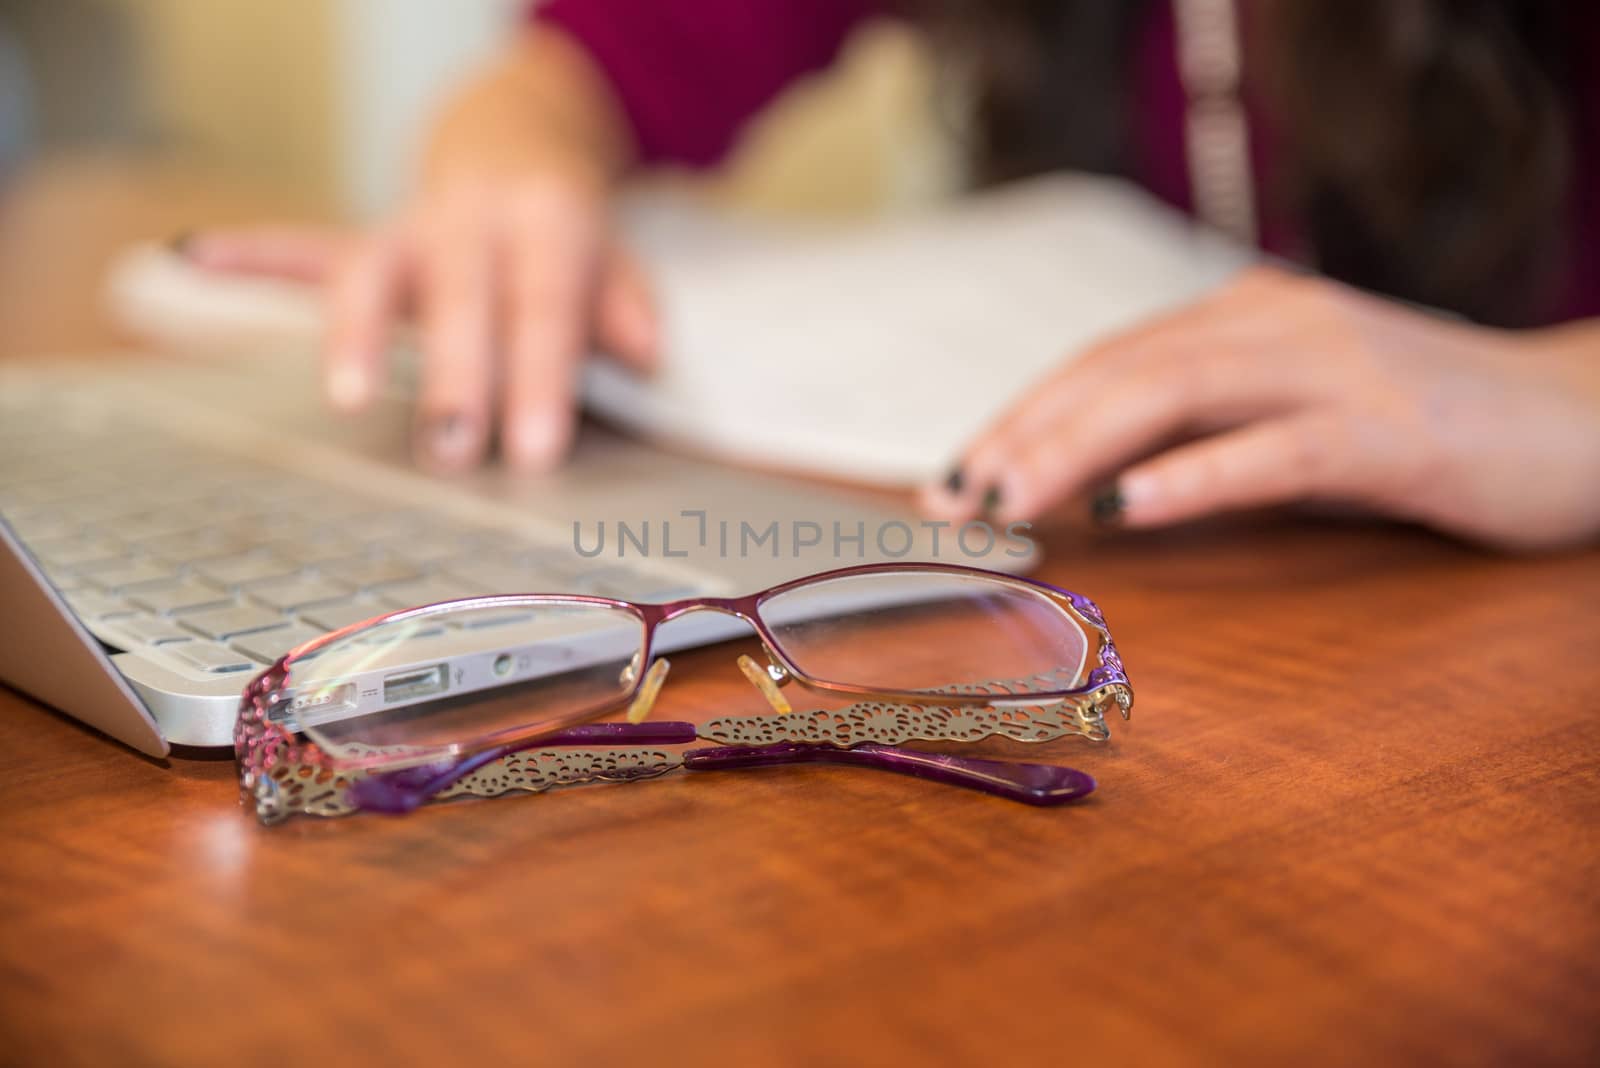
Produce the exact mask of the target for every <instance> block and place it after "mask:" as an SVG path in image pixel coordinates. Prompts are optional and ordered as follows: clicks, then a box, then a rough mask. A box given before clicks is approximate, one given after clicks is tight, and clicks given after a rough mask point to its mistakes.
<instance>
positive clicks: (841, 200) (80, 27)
mask: <svg viewBox="0 0 1600 1068" xmlns="http://www.w3.org/2000/svg"><path fill="white" fill-rule="evenodd" d="M525 7H526V0H270V2H262V0H0V354H16V353H18V352H24V351H29V352H31V351H41V352H44V351H56V350H61V349H70V348H82V347H85V346H90V345H95V344H107V343H110V342H111V341H113V340H115V339H114V336H113V335H112V334H111V332H110V328H109V326H108V324H107V323H106V322H104V319H103V315H102V313H101V311H100V309H99V307H98V291H97V288H96V287H97V284H98V276H99V275H100V274H101V273H102V272H103V269H104V265H105V263H106V262H107V261H108V260H109V259H110V258H111V256H112V255H114V253H115V251H116V250H117V249H118V248H121V247H124V246H125V245H126V244H128V243H129V242H132V241H135V240H140V239H149V238H162V237H167V236H171V235H173V234H176V233H178V232H181V231H184V230H192V229H196V228H199V227H203V226H205V225H210V224H216V223H219V222H228V221H239V220H248V219H260V218H279V217H293V218H306V219H315V220H324V221H343V220H362V219H371V218H374V217H377V216H381V215H382V214H383V213H385V212H386V211H388V210H391V209H392V208H393V207H394V206H395V205H396V204H397V203H398V202H399V201H401V200H402V199H403V198H404V196H405V195H406V192H407V189H408V188H409V184H410V181H411V177H410V176H411V173H412V160H413V158H414V156H415V154H416V151H417V147H418V143H419V140H420V138H421V136H422V134H423V131H424V130H425V129H426V125H427V122H428V120H429V117H430V116H431V114H432V113H433V111H434V109H435V108H436V107H437V105H438V102H439V100H440V99H441V97H442V96H443V95H444V94H445V93H447V92H448V91H449V88H450V86H451V85H452V84H453V83H455V82H457V81H458V80H460V79H461V77H462V76H463V75H464V74H465V72H467V71H468V70H469V69H471V67H472V66H473V65H474V64H475V63H477V62H479V61H481V60H482V59H483V57H484V56H485V55H486V54H487V53H489V52H490V51H491V50H493V49H495V48H496V47H499V46H501V45H503V44H504V43H505V42H506V41H507V40H508V39H509V38H510V37H511V36H512V35H513V34H515V33H518V32H527V31H526V30H525V29H523V15H524V8H525ZM931 85H932V70H931V64H930V61H929V58H928V55H927V52H926V50H925V48H924V47H923V46H922V44H921V42H920V41H919V40H918V39H917V38H916V37H915V35H914V34H913V33H911V32H910V31H908V30H906V29H905V28H904V27H902V26H899V25H897V24H893V23H889V22H884V23H881V24H875V25H871V26H869V27H867V28H866V29H864V30H863V31H862V32H860V33H859V34H857V36H856V37H855V38H854V39H853V40H852V42H851V44H850V46H849V47H848V49H847V51H846V53H845V55H844V56H843V58H842V60H841V62H840V63H839V64H837V65H836V67H835V68H834V69H833V70H832V71H831V72H829V73H828V74H826V75H822V76H818V77H816V78H813V79H810V80H808V81H806V82H804V83H802V84H800V85H798V86H796V87H795V88H794V89H793V90H791V91H790V92H789V93H788V94H787V95H786V96H785V97H784V98H783V99H782V100H780V101H779V102H778V103H777V104H776V105H775V106H774V107H773V108H772V109H771V110H770V112H769V114H767V115H766V116H764V117H763V119H762V120H761V121H760V122H758V123H757V124H755V125H754V126H753V127H752V128H751V129H750V130H749V131H747V134H746V136H745V138H744V140H743V142H742V144H741V147H740V149H739V150H738V151H737V152H736V153H735V155H734V157H733V159H732V160H731V161H730V163H729V165H728V166H727V167H726V168H724V169H723V170H722V171H721V172H719V174H717V175H715V176H696V178H695V179H694V181H695V182H696V183H697V184H698V185H700V186H702V187H704V188H705V190H706V192H707V193H708V195H710V196H713V197H716V198H720V199H722V200H725V201H727V202H729V203H731V204H734V205H737V206H741V207H746V208H752V209H756V210H762V211H769V212H774V213H779V214H800V215H822V216H831V217H839V216H850V215H858V214H863V213H873V212H881V211H885V210H893V209H896V208H902V207H906V206H912V205H916V204H920V203H924V202H926V201H928V200H929V199H932V198H937V197H940V196H942V195H944V194H945V193H946V192H947V191H949V190H950V189H951V188H952V187H953V186H954V185H956V184H957V183H958V181H959V175H958V173H957V171H956V168H955V165H954V163H953V160H954V159H955V158H956V153H955V152H953V151H952V150H951V144H950V138H949V137H948V136H947V132H946V130H945V128H944V127H945V126H946V125H947V124H945V123H941V122H940V121H939V119H938V114H939V113H940V109H939V108H937V107H936V106H935V104H934V95H933V93H932V90H931Z"/></svg>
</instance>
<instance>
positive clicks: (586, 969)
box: [0, 223, 1600, 1065]
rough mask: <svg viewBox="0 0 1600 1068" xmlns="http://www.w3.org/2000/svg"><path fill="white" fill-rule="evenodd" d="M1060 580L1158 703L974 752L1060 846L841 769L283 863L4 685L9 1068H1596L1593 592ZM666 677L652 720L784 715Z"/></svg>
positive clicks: (1597, 712)
mask: <svg viewBox="0 0 1600 1068" xmlns="http://www.w3.org/2000/svg"><path fill="white" fill-rule="evenodd" d="M15 225H16V224H15V223H13V227H15ZM13 232H15V231H14V230H13ZM0 251H3V250H0ZM10 255H11V256H12V257H13V258H14V257H15V255H16V250H15V249H14V248H13V249H12V250H11V252H10ZM1045 544H1046V547H1047V549H1048V550H1049V552H1050V560H1049V561H1048V563H1047V565H1046V566H1045V568H1044V569H1043V571H1042V575H1043V577H1045V578H1047V579H1049V580H1051V581H1055V582H1059V583H1062V584H1065V585H1068V586H1071V587H1073V588H1077V589H1081V590H1083V591H1084V592H1086V593H1089V594H1091V595H1092V596H1094V597H1095V598H1097V599H1098V600H1099V601H1100V603H1101V604H1102V606H1103V607H1104V608H1105V610H1106V612H1107V615H1108V617H1109V619H1110V622H1111V625H1112V629H1113V632H1114V633H1115V634H1116V636H1117V639H1118V643H1119V646H1120V647H1121V650H1122V652H1123V655H1124V659H1125V661H1126V663H1127V665H1128V669H1129V673H1130V675H1131V678H1132V680H1133V683H1134V686H1135V689H1136V691H1137V694H1138V704H1137V707H1136V710H1135V715H1134V719H1133V722H1132V723H1131V724H1129V725H1127V726H1123V725H1121V724H1118V725H1117V734H1116V736H1115V739H1114V741H1113V742H1112V744H1110V745H1109V746H1105V747H1100V748H1097V747H1094V746H1091V745H1089V744H1088V743H1085V742H1083V741H1082V740H1081V739H1071V740H1066V741H1063V742H1059V743H1050V744H1047V745H1045V746H1042V747H1035V748H1028V749H1019V748H1017V747H1012V748H1007V747H1005V746H1003V745H994V746H985V747H984V748H983V752H984V753H989V754H997V755H998V754H1010V755H1016V756H1020V757H1024V758H1028V759H1046V760H1055V761H1062V762H1067V763H1071V764H1074V765H1076V766H1079V767H1082V768H1084V769H1085V770H1088V771H1090V772H1091V773H1092V774H1094V775H1095V776H1096V777H1097V778H1098V779H1099V780H1100V784H1101V788H1100V791H1099V792H1098V793H1097V794H1095V795H1094V796H1093V797H1092V798H1091V799H1089V800H1088V801H1087V802H1085V803H1082V804H1079V805H1076V806H1072V807H1068V808H1065V809H1058V810H1037V809H1031V808H1027V807H1023V806H1020V805H1015V804H1012V803H1008V802H1005V801H1000V800H996V799H993V798H988V797H985V796H982V795H978V794H974V793H970V792H965V791H960V790H955V789H951V788H947V787H940V786H934V785H931V784H928V783H924V782H918V781H914V780H910V779H903V778H897V777H892V776H887V775H881V774H874V773H871V772H864V771H860V770H855V769H837V768H824V767H804V768H787V769H771V770H766V771H759V772H730V773H722V774H717V773H707V774H703V775H679V776H676V777H672V778H668V779H664V780H660V781H655V782H649V783H640V784H629V785H618V786H602V787H584V788H578V789H573V790H568V791H566V792H562V793H555V794H549V795H543V796H536V797H517V798H508V799H500V800H494V801H482V802H477V801H471V802H463V803H456V804H449V805H442V806H437V807H434V808H432V809H430V810H426V811H423V812H420V813H417V814H415V815H413V816H410V817H404V818H382V817H358V818H353V819H347V820H342V821H331V822H317V821H311V820H298V821H292V822H291V823H289V824H286V825H284V826H281V827H277V828H273V829H263V828H261V827H259V826H257V824H256V823H255V821H254V819H253V818H252V817H251V815H250V814H249V813H248V812H247V811H246V810H245V809H244V808H243V807H242V806H241V805H240V804H239V802H238V800H237V794H236V789H235V785H234V769H233V765H232V763H231V760H225V759H215V758H212V759H205V758H201V757H200V756H198V755H196V754H187V755H182V756H175V757H174V758H172V759H171V760H170V761H168V762H166V763H164V764H163V763H156V762H152V761H149V760H146V759H144V758H141V757H139V756H137V755H135V754H133V753H131V752H130V751H128V750H126V749H123V748H121V747H119V746H118V745H116V744H115V743H112V742H109V741H107V740H106V739H104V738H102V737H99V736H96V735H94V734H92V733H91V732H89V731H88V730H86V729H84V728H82V727H80V726H78V725H77V724H76V723H74V722H73V721H70V720H67V719H64V718H62V717H59V716H57V715H55V714H54V713H51V712H49V711H46V710H44V709H42V708H40V707H39V706H37V705H35V704H33V703H32V702H30V701H28V700H27V699H25V698H23V697H21V696H19V695H17V694H15V693H11V692H9V691H3V690H0V1063H5V1064H51V1065H55V1064H119V1065H144V1064H149V1065H167V1064H205V1065H216V1064H224V1063H230V1062H238V1063H247V1064H280V1065H281V1064H284V1063H292V1062H296V1061H304V1062H305V1063H316V1064H321V1063H332V1064H357V1063H366V1062H368V1061H379V1060H382V1061H384V1062H387V1063H397V1064H398V1063H428V1064H435V1065H436V1064H439V1063H442V1062H446V1063H454V1062H465V1061H471V1062H474V1063H479V1064H488V1063H497V1064H519V1065H520V1064H533V1065H567V1064H620V1063H668V1064H672V1063H680V1062H689V1061H693V1062H699V1063H708V1064H739V1065H761V1064H873V1065H878V1064H897V1063H917V1064H929V1065H945V1064H951V1065H969V1064H970V1065H991V1064H1019V1065H1020V1064H1029V1065H1034V1064H1083V1065H1093V1064H1113V1065H1115V1064H1140V1065H1144V1064H1160V1063H1228V1064H1236V1063H1260V1064H1283V1063H1285V1062H1290V1061H1293V1062H1295V1063H1298V1064H1325V1063H1326V1064H1336V1063H1337V1064H1363V1065H1370V1064H1385V1065H1386V1064H1446V1063H1460V1064H1472V1063H1479V1064H1501V1065H1504V1064H1517V1065H1523V1064H1540V1063H1551V1064H1593V1063H1596V1059H1597V1057H1600V771H1597V754H1600V553H1596V552H1588V553H1578V554H1569V555H1564V556H1556V557H1547V558H1541V559H1507V558H1499V557H1494V556H1490V555H1486V554H1482V553H1479V552H1477V551H1475V550H1472V549H1468V548H1464V547H1461V546H1458V545H1454V544H1451V543H1449V542H1446V541H1444V540H1441V539H1438V538H1435V537H1433V536H1431V535H1428V534H1425V533H1422V532H1418V531H1414V530H1410V529H1404V528H1395V527H1383V526H1368V525H1349V524H1337V525H1331V524H1319V523H1314V522H1312V521H1309V520H1303V519H1262V520H1251V521H1244V520H1241V521H1236V522H1230V523H1224V524H1216V525H1211V526H1204V527H1196V528H1191V529H1188V530H1184V531H1180V532H1173V533H1168V534H1159V535H1147V536H1132V535H1123V536H1116V535H1106V536H1099V537H1087V536H1084V535H1082V534H1078V533H1073V532H1070V531H1057V532H1053V533H1051V534H1050V535H1049V536H1048V537H1047V538H1046V539H1045ZM0 610H3V608H0ZM675 661H676V665H675V667H674V670H673V676H672V679H671V681H670V682H669V683H668V686H667V689H666V691H665V693H664V694H663V700H662V702H661V705H660V706H659V711H658V713H657V714H658V715H659V716H662V717H673V718H677V717H685V718H700V719H704V718H709V717H711V716H713V715H715V714H725V713H729V712H738V711H754V710H757V709H759V708H760V703H759V698H758V697H757V696H756V695H755V693H754V692H753V691H752V690H750V689H749V688H748V685H747V684H746V683H745V682H744V681H743V680H742V679H740V678H739V677H738V674H737V671H736V669H735V668H734V666H733V665H732V663H731V662H729V661H728V658H727V657H726V656H725V655H723V652H722V651H719V650H717V649H711V650H705V651H702V652H700V653H696V654H693V655H689V656H682V655H680V656H677V657H675Z"/></svg>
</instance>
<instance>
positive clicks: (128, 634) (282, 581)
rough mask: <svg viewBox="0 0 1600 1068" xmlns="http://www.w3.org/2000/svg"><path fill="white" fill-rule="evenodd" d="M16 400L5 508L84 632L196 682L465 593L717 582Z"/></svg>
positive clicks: (3, 409)
mask: <svg viewBox="0 0 1600 1068" xmlns="http://www.w3.org/2000/svg"><path fill="white" fill-rule="evenodd" d="M18 400H19V398H16V397H12V398H0V515H3V516H4V518H5V519H6V521H7V522H8V523H9V524H10V525H11V527H12V529H13V530H14V531H15V532H16V534H17V535H18V537H19V538H20V539H21V540H22V542H23V544H24V545H25V546H26V547H27V548H28V550H29V552H30V553H31V554H32V555H33V556H34V557H35V559H36V560H37V561H38V562H39V564H40V566H41V568H42V570H43V571H44V573H45V575H46V576H47V577H48V578H49V579H50V581H51V582H52V583H53V584H54V585H55V586H56V588H57V589H58V590H59V591H60V592H61V593H62V595H63V597H64V598H65V600H66V602H67V604H68V605H69V606H70V607H71V608H72V610H73V612H74V613H76V614H77V616H78V618H79V619H80V620H81V621H82V622H83V624H84V625H85V627H86V628H87V629H88V630H89V631H90V633H92V634H93V635H95V637H97V638H99V639H100V640H101V641H102V642H105V643H106V644H107V645H110V646H113V647H115V648H116V649H119V650H123V651H129V652H138V653H141V654H144V655H147V656H150V657H152V658H154V659H156V660H157V661H158V662H160V663H162V664H164V665H166V666H167V667H168V668H169V669H175V670H178V671H179V672H181V673H183V674H186V675H190V676H193V677H196V678H197V679H215V678H217V677H219V676H228V675H245V674H248V673H250V672H253V671H257V670H259V669H261V668H262V667H264V666H266V665H267V664H270V663H271V662H272V661H273V660H275V659H277V658H278V657H279V656H281V655H283V654H284V653H285V652H287V651H288V650H290V649H292V648H293V647H294V646H296V645H298V644H300V643H301V642H304V641H307V640H309V639H311V638H314V637H316V636H318V635H320V634H324V633H326V632H328V631H330V630H335V629H338V628H340V627H344V626H347V625H349V624H351V623H356V622H360V621H362V620H365V619H369V618H371V617H372V616H375V615H380V614H382V613H385V612H389V611H393V610H394V609H398V608H410V607H414V606H416V605H421V604H429V603H432V602H435V601H442V600H449V599H451V598H456V597H469V596H476V595H482V594H490V593H517V592H564V593H586V594H598V595H601V596H616V597H627V598H629V599H633V600H640V601H665V600H673V599H677V598H680V597H688V596H692V595H694V594H696V593H700V592H711V586H712V585H713V584H712V583H710V582H708V581H702V580H700V579H699V578H697V577H696V576H695V575H694V574H693V573H691V572H687V571H685V570H682V569H678V568H673V569H671V570H668V569H665V568H658V567H656V566H653V565H648V564H645V563H644V562H641V561H619V560H616V559H615V558H611V559H604V560H602V559H594V560H589V559H585V558H583V557H581V556H579V555H578V554H577V553H576V552H574V551H573V549H572V546H571V545H570V544H566V545H559V544H544V543H541V542H538V541H536V540H532V539H530V538H529V537H527V536H523V535H521V534H519V533H516V532H511V531H507V530H502V529H498V528H491V527H484V526H474V525H471V524H469V523H464V522H462V521H460V520H457V519H455V518H454V517H451V516H448V515H442V514H440V513H438V512H436V511H431V510H427V509H421V508H412V507H395V506H394V505H393V503H392V502H389V503H386V502H384V501H383V500H381V499H378V498H376V497H365V496H362V495H361V494H358V493H353V492H351V491H349V490H346V489H344V488H342V487H339V486H335V485H333V484H323V483H318V482H316V481H314V480H310V479H307V478H302V477H298V476H296V475H294V474H293V473H291V472H288V471H285V470H282V469H279V468H275V467H272V466H270V465H268V464H265V463H261V462H257V461H254V460H251V459H249V458H247V457H242V456H238V455H235V454H230V453H221V452H217V451H214V450H210V449H205V448H202V447H200V446H197V445H195V444H193V443H191V442H190V441H188V440H187V439H184V438H182V437H179V436H177V435H171V434H167V433H165V432H163V431H161V430H159V429H157V428H153V427H150V426H147V425H143V424H139V423H136V422H134V421H132V420H121V419H116V418H114V417H104V416H97V417H96V418H94V419H81V418H76V417H75V416H74V413H73V412H71V411H69V410H66V409H61V410H56V409H54V408H53V407H52V406H51V405H50V404H49V403H47V402H46V403H30V404H21V403H18ZM33 400H35V401H39V400H41V397H40V396H39V395H35V396H34V398H33Z"/></svg>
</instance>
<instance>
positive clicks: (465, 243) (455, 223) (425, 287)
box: [416, 198, 494, 471]
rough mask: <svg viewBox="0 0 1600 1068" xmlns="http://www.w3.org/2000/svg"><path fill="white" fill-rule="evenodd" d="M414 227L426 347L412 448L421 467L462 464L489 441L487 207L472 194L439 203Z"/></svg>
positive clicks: (490, 289)
mask: <svg viewBox="0 0 1600 1068" xmlns="http://www.w3.org/2000/svg"><path fill="white" fill-rule="evenodd" d="M416 233H417V234H418V242H419V247H418V263H417V280H418V294H417V299H418V303H419V305H420V308H419V314H420V324H419V325H420V334H421V340H422V350H423V360H422V368H421V386H420V395H419V398H418V409H419V411H418V426H417V451H418V456H419V459H420V460H421V461H422V462H423V464H424V465H426V466H429V467H432V468H434V469H436V470H441V471H459V470H462V469H464V468H468V467H471V466H473V465H474V464H476V463H478V462H479V461H480V460H482V458H483V455H484V451H485V449H486V448H487V444H488V435H489V394H490V390H491V387H492V384H493V383H492V372H493V364H492V352H491V346H492V345H493V343H494V329H493V327H494V319H493V314H494V290H493V280H494V275H493V247H492V244H491V241H490V237H489V228H488V226H487V219H486V213H484V212H483V211H482V210H480V206H479V205H478V204H477V203H476V202H475V200H474V199H472V198H458V199H455V200H453V201H451V202H448V203H445V204H441V205H438V206H436V207H435V208H434V209H432V211H431V212H430V213H429V214H428V215H426V216H425V217H424V218H423V219H422V220H421V221H420V222H419V223H418V224H417V229H416Z"/></svg>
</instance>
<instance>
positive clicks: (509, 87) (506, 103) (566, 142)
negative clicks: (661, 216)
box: [423, 26, 635, 183]
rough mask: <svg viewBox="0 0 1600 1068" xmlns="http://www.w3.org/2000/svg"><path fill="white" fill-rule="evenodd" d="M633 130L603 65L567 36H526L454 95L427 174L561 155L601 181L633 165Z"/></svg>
mask: <svg viewBox="0 0 1600 1068" xmlns="http://www.w3.org/2000/svg"><path fill="white" fill-rule="evenodd" d="M634 156H635V151H634V144H633V133H632V129H631V127H630V125H629V122H628V119H627V116H626V114H625V112H624V111H623V109H622V106H621V104H620V103H619V102H618V100H617V98H616V95H615V93H614V92H613V90H612V89H611V85H610V82H609V81H608V80H607V78H606V75H605V73H604V71H603V70H601V68H600V67H599V66H598V64H596V63H595V61H594V60H593V59H592V58H590V56H589V55H588V53H587V52H586V51H585V50H584V49H583V48H582V47H581V46H580V45H579V44H578V43H577V42H576V41H574V40H572V39H571V38H570V37H569V36H568V35H567V34H566V33H564V32H563V31H562V30H560V29H558V28H555V27H546V26H541V27H539V28H538V29H537V30H535V31H533V32H530V33H526V34H524V35H523V36H522V37H521V38H520V39H519V40H517V41H516V42H515V43H514V44H513V45H512V46H511V47H510V48H509V49H508V50H507V51H506V52H505V53H504V54H503V55H501V56H500V57H499V58H498V59H497V60H496V61H495V62H494V63H493V64H492V65H491V66H489V67H488V68H487V69H485V70H484V71H482V72H481V73H479V74H478V75H477V76H476V77H475V78H473V79H472V80H471V81H469V82H468V83H467V84H466V85H464V86H463V87H462V88H461V89H460V90H458V91H457V92H456V94H455V95H454V97H453V98H452V99H451V100H450V101H449V102H448V103H447V104H446V105H445V107H444V109H443V110H442V112H441V113H440V115H439V118H438V119H437V121H436V122H435V123H434V126H433V129H432V131H431V133H430V135H429V137H428V141H427V145H426V148H425V151H424V155H423V171H424V175H425V176H426V177H428V178H432V177H434V176H436V175H438V174H439V173H440V172H442V171H445V170H446V169H451V168H455V167H457V166H461V165H465V166H467V167H471V168H473V169H477V170H481V169H484V168H485V167H487V168H489V169H496V168H498V167H509V168H512V169H515V168H517V167H518V166H519V164H529V163H533V164H548V163H550V162H553V161H556V160H559V161H561V162H563V163H566V164H568V165H570V166H574V167H577V168H581V169H583V170H588V171H591V172H592V174H593V176H594V177H595V178H596V179H597V180H598V181H600V182H602V183H609V182H611V181H613V180H615V179H616V178H618V177H620V176H621V175H622V174H623V173H624V172H625V171H626V170H627V169H628V168H629V167H630V166H631V165H632V163H633V160H634Z"/></svg>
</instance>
